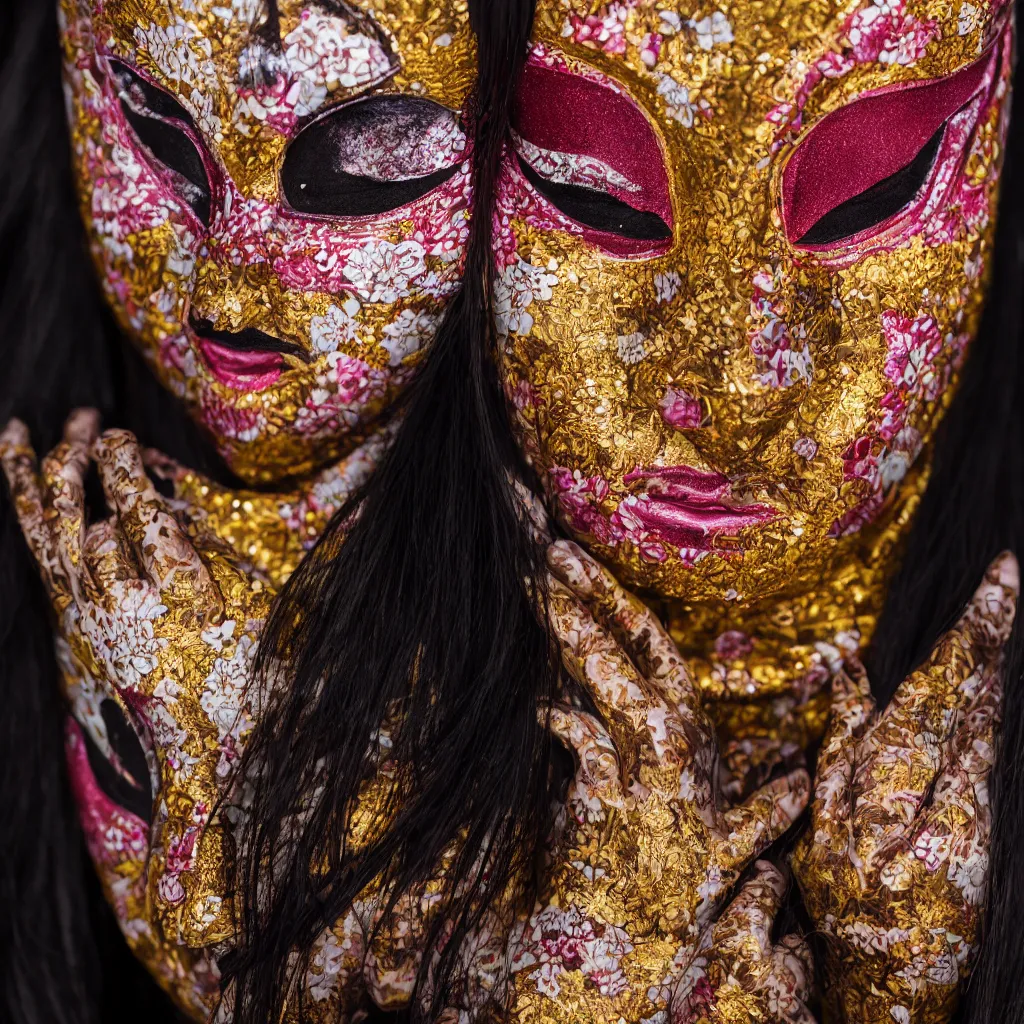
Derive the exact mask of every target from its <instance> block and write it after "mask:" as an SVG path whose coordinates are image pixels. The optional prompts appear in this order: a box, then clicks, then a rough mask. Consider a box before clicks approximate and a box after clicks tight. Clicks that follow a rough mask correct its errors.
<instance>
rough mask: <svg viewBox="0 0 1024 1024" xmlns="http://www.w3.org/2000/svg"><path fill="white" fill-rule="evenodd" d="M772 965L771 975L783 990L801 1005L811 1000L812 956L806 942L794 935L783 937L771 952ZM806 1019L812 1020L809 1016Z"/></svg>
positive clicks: (812, 982) (812, 981) (800, 1018)
mask: <svg viewBox="0 0 1024 1024" xmlns="http://www.w3.org/2000/svg"><path fill="white" fill-rule="evenodd" d="M772 963H773V969H772V973H773V974H774V975H775V976H776V977H778V978H779V979H780V980H781V981H782V984H783V988H784V989H785V990H786V991H788V992H790V993H791V994H792V996H793V997H794V998H795V999H797V1000H799V1001H800V1002H801V1003H806V1002H807V1001H808V1000H809V999H810V998H811V989H812V986H813V984H814V955H813V954H812V953H811V947H810V944H809V943H808V942H807V940H806V939H805V938H804V937H803V936H802V935H797V934H795V933H790V934H789V935H784V936H783V937H782V938H781V939H779V941H778V944H777V945H776V946H775V949H774V950H773V951H772ZM805 1009H806V1008H805ZM787 1019H790V1018H787ZM792 1019H795V1020H796V1019H799V1020H803V1019H804V1018H802V1017H793V1018H792ZM806 1019H807V1020H811V1021H813V1020H814V1018H813V1017H810V1016H808V1017H807V1018H806Z"/></svg>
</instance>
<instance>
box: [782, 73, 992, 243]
mask: <svg viewBox="0 0 1024 1024" xmlns="http://www.w3.org/2000/svg"><path fill="white" fill-rule="evenodd" d="M992 60H993V54H986V55H985V56H984V57H982V58H981V59H980V60H978V61H975V62H974V63H973V64H969V65H968V66H967V67H966V68H963V69H962V70H960V71H957V72H956V73H955V74H952V75H950V76H948V77H946V78H936V79H932V80H931V81H927V82H908V83H904V84H902V85H899V86H895V87H893V88H890V89H887V90H886V91H885V92H881V93H876V94H875V95H873V96H865V97H864V98H863V99H859V100H854V101H853V102H852V103H849V104H848V105H847V106H845V107H842V108H841V109H839V110H835V111H833V112H832V113H831V114H827V115H826V116H825V117H824V118H822V120H821V121H820V122H819V123H818V124H816V125H815V126H814V128H812V129H811V131H810V132H809V133H808V135H807V136H806V137H805V138H804V139H803V141H802V142H800V143H799V144H798V145H797V148H796V149H795V150H794V151H793V155H792V156H791V157H790V159H789V162H788V163H787V164H786V168H785V170H784V171H783V174H782V211H783V220H784V222H785V225H786V234H787V236H788V237H789V239H790V240H791V241H795V240H797V239H800V238H803V236H804V235H805V234H806V233H807V232H808V231H809V230H810V229H811V228H812V227H813V226H814V225H815V224H816V223H817V222H818V221H819V220H820V219H821V218H822V217H824V216H825V214H827V213H829V212H830V211H832V210H834V209H835V208H836V207H838V206H840V205H841V204H842V203H844V202H846V201H847V200H848V199H852V198H853V197H854V196H858V195H860V194H861V193H862V192H866V191H867V190H868V189H869V188H871V187H872V186H873V185H877V184H878V183H879V182H880V181H884V180H885V179H886V178H888V177H889V176H890V175H893V174H895V173H896V172H897V171H900V170H902V169H903V168H904V167H906V166H907V165H908V164H909V163H911V161H913V159H914V157H916V156H917V154H918V153H919V152H920V151H921V149H922V148H923V147H924V146H925V144H926V143H927V142H928V140H929V139H931V138H932V136H933V135H934V134H935V133H936V132H937V131H938V130H939V128H941V127H942V124H943V123H944V122H945V121H946V120H948V119H949V118H950V117H952V116H953V114H955V113H956V112H957V111H958V110H959V109H960V108H961V107H963V106H964V104H965V103H967V101H968V100H970V98H971V97H972V96H973V95H974V94H975V93H976V92H977V91H978V89H979V88H980V86H981V84H982V82H983V80H984V78H985V74H986V72H987V71H988V69H989V67H990V65H991V63H992Z"/></svg>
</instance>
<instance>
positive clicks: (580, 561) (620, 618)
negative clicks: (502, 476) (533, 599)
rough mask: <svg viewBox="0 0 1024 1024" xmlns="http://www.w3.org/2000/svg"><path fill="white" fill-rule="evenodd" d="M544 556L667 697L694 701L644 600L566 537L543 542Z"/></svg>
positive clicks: (685, 674) (675, 652) (678, 659)
mask: <svg viewBox="0 0 1024 1024" xmlns="http://www.w3.org/2000/svg"><path fill="white" fill-rule="evenodd" d="M547 561H548V567H549V568H550V569H551V571H552V573H554V575H555V576H556V577H557V578H558V579H559V580H561V581H562V582H563V583H564V584H565V585H566V586H567V587H568V588H569V589H570V590H572V591H573V593H575V594H576V595H577V596H578V597H579V598H580V599H581V600H582V601H584V602H585V603H586V604H587V606H588V607H589V608H590V609H591V611H592V612H593V613H594V615H595V617H596V618H597V619H598V620H599V621H601V622H603V623H604V624H605V625H606V626H607V627H608V628H609V629H611V631H612V632H613V633H614V634H615V636H616V638H617V639H619V640H620V642H622V643H623V644H624V645H625V648H626V651H627V653H628V654H629V656H630V657H631V658H632V660H633V661H634V663H635V664H636V665H637V667H638V668H639V669H640V670H641V671H642V672H643V673H644V674H645V675H646V676H647V677H648V678H649V679H650V680H651V681H652V682H654V683H655V684H656V685H657V687H658V689H659V691H660V692H661V693H662V694H664V696H665V699H666V700H667V701H669V702H671V703H673V704H677V705H684V706H686V707H688V708H691V709H697V708H699V707H700V698H699V696H698V692H697V689H696V687H695V686H694V685H693V681H692V680H691V678H690V673H689V671H688V670H687V667H686V663H685V662H684V661H683V658H682V656H681V655H680V653H679V649H678V648H677V647H676V644H675V641H674V640H673V639H672V637H671V636H669V634H668V631H667V630H666V629H665V628H664V626H662V624H661V622H660V621H659V620H658V617H657V616H656V615H655V614H654V612H652V611H651V610H650V608H648V607H647V605H645V604H644V603H643V602H642V601H641V600H639V599H638V598H637V597H635V596H634V595H633V594H630V593H629V592H628V591H627V590H625V589H624V588H623V587H622V586H621V585H620V584H619V582H618V581H617V580H616V579H615V577H614V576H612V574H611V573H610V572H608V570H607V569H605V568H604V566H602V565H601V564H600V563H599V562H597V561H595V559H594V558H593V557H591V555H589V554H588V553H587V552H586V551H584V550H583V549H582V548H581V547H580V546H579V545H578V544H574V543H573V542H572V541H566V540H557V541H555V542H554V543H553V544H551V545H549V546H548V549H547Z"/></svg>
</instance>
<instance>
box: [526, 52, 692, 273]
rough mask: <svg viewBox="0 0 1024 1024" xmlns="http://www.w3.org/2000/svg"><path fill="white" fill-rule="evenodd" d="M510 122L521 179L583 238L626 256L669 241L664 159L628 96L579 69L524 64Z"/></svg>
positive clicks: (669, 209) (669, 211) (661, 248)
mask: <svg viewBox="0 0 1024 1024" xmlns="http://www.w3.org/2000/svg"><path fill="white" fill-rule="evenodd" d="M513 126H514V133H513V141H514V143H515V151H516V158H517V161H518V165H519V169H520V170H521V172H522V174H523V177H525V178H526V180H527V181H528V182H529V184H530V185H531V186H532V188H533V190H534V191H535V192H536V193H537V194H538V195H540V196H541V197H543V199H544V200H546V201H547V203H548V204H550V206H552V207H554V208H555V209H556V210H558V211H559V212H560V213H561V214H563V215H564V216H565V217H566V218H569V219H570V220H573V221H575V222H576V223H577V224H578V225H579V226H580V227H581V228H582V229H583V231H582V235H583V237H584V238H585V239H586V240H587V241H589V242H591V243H593V244H594V245H596V246H599V247H600V248H602V249H605V250H606V251H608V252H611V253H613V254H614V255H618V256H627V257H628V256H643V255H650V254H652V253H654V252H659V251H664V249H665V248H666V247H667V246H668V245H669V244H670V243H671V240H672V201H671V198H670V195H669V188H668V174H667V171H666V168H665V161H664V157H663V155H662V152H661V148H660V145H659V143H658V140H657V137H656V135H655V133H654V130H653V128H652V126H651V124H650V122H649V120H648V118H647V116H646V115H645V114H644V113H643V111H641V110H640V108H639V107H638V106H637V105H636V104H635V103H634V102H633V101H632V100H631V99H629V98H628V97H626V96H624V95H622V94H621V93H620V92H618V91H616V90H615V89H613V88H611V87H609V86H606V85H604V84H602V83H600V82H597V81H592V80H590V79H587V78H584V77H582V76H580V75H576V74H573V73H570V72H566V71H561V70H557V69H553V68H548V67H544V66H541V65H537V64H528V65H527V67H526V69H525V70H524V72H523V75H522V78H521V80H520V84H519V91H518V94H517V96H516V105H515V110H514V116H513Z"/></svg>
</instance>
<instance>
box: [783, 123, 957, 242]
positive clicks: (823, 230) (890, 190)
mask: <svg viewBox="0 0 1024 1024" xmlns="http://www.w3.org/2000/svg"><path fill="white" fill-rule="evenodd" d="M945 132H946V126H945V125H942V127H940V128H939V129H938V131H936V133H935V134H934V135H933V136H932V137H931V138H930V139H929V140H928V141H927V142H926V143H925V144H924V145H923V146H922V147H921V149H920V151H919V152H918V154H917V156H915V157H914V158H913V160H911V161H910V163H908V164H907V165H906V166H905V167H901V168H900V169H899V170H898V171H896V172H895V173H893V174H890V175H889V176H888V177H887V178H883V179H882V180H881V181H879V182H877V183H876V184H874V185H872V186H871V187H870V188H868V189H865V190H864V191H863V192H861V193H860V194H858V195H856V196H853V198H851V199H847V200H846V201H845V202H842V203H840V204H839V205H838V206H836V207H833V208H832V209H831V210H829V212H828V213H826V214H825V216H824V217H822V218H821V219H820V220H818V221H816V222H815V223H814V225H813V226H812V227H811V229H810V230H809V231H808V232H807V233H806V234H805V235H803V236H802V237H801V238H800V239H799V241H798V242H797V244H798V245H831V244H833V243H835V242H839V241H842V239H844V238H852V237H853V236H854V235H859V234H860V233H861V232H863V231H869V230H870V229H871V228H873V227H876V226H877V225H879V224H882V223H884V222H885V221H887V220H888V219H889V218H890V217H895V216H896V214H897V213H899V212H900V210H902V209H904V208H905V207H907V206H909V205H910V203H911V202H912V201H913V200H914V198H915V197H916V196H917V194H918V193H919V192H920V191H921V189H922V188H924V185H925V182H927V180H928V178H929V176H930V175H931V172H932V168H933V167H934V166H935V158H936V156H938V153H939V146H940V145H941V144H942V137H943V136H944V135H945Z"/></svg>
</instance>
